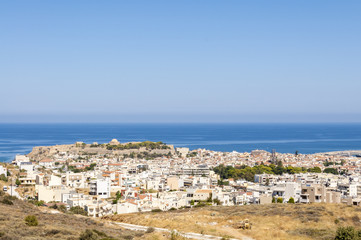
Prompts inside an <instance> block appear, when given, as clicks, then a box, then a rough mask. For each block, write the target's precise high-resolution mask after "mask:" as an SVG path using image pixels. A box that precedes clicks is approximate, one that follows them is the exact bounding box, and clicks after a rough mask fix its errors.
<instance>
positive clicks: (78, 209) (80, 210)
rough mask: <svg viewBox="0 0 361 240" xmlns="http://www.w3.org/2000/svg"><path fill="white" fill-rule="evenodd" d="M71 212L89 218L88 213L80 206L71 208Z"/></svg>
mask: <svg viewBox="0 0 361 240" xmlns="http://www.w3.org/2000/svg"><path fill="white" fill-rule="evenodd" d="M69 212H71V213H73V214H80V215H84V216H88V213H87V211H85V210H84V209H83V208H81V207H79V206H76V207H71V208H70V210H69Z"/></svg>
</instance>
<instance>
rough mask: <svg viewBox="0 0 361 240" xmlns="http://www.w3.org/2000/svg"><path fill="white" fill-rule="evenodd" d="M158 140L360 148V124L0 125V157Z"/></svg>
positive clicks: (236, 147)
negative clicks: (76, 146) (75, 146)
mask: <svg viewBox="0 0 361 240" xmlns="http://www.w3.org/2000/svg"><path fill="white" fill-rule="evenodd" d="M113 138H116V139H118V140H119V141H120V142H131V141H162V142H165V143H167V144H171V145H174V146H175V147H188V148H190V149H191V150H193V149H199V148H202V149H207V150H214V151H223V152H232V151H237V152H250V151H252V150H256V149H260V150H266V151H272V150H273V149H275V150H276V151H277V152H280V153H294V152H296V151H298V152H299V153H302V154H312V153H318V152H331V151H346V150H360V149H361V123H0V161H5V162H8V161H11V160H12V159H13V158H14V157H15V155H16V154H27V153H29V152H30V151H31V150H32V148H33V147H36V146H51V145H61V144H72V143H75V142H77V141H82V142H85V143H92V142H99V143H106V142H109V141H110V140H112V139H113Z"/></svg>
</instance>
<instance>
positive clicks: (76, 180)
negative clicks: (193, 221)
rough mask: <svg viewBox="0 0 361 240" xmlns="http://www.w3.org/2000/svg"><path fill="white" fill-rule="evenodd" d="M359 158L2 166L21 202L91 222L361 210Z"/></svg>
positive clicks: (114, 159)
mask: <svg viewBox="0 0 361 240" xmlns="http://www.w3.org/2000/svg"><path fill="white" fill-rule="evenodd" d="M360 161H361V158H360V156H359V155H358V153H357V152H339V153H337V152H334V153H332V152H331V153H319V154H307V155H306V154H300V153H298V152H295V153H287V154H285V153H277V152H276V151H272V152H267V151H263V150H254V151H252V152H250V153H248V152H245V153H239V152H235V151H234V152H216V151H210V150H205V149H197V150H191V151H190V150H189V149H188V148H174V146H172V145H166V144H164V143H162V142H136V143H120V142H118V141H117V140H116V139H113V140H112V141H110V142H109V143H106V144H98V143H92V144H86V143H83V142H77V143H75V144H71V145H56V146H51V147H35V148H34V149H33V151H32V152H31V153H29V154H28V155H16V157H15V159H14V160H13V161H12V163H11V164H3V165H2V166H0V176H1V179H0V180H1V183H2V188H3V190H4V191H7V193H8V194H10V195H12V196H15V197H18V198H19V199H24V200H29V201H32V202H34V203H36V204H38V205H46V206H48V207H51V208H55V209H59V210H61V209H63V210H64V211H68V210H72V211H77V212H80V213H82V214H84V215H88V216H91V217H103V216H106V215H114V214H124V213H134V212H147V211H153V212H157V211H168V210H175V209H181V208H193V207H203V206H207V205H213V206H216V205H222V206H234V205H249V204H272V203H280V204H282V203H284V204H286V203H305V204H307V203H321V202H323V203H344V204H348V205H360V202H361V177H360V167H359V166H360V164H359V163H360Z"/></svg>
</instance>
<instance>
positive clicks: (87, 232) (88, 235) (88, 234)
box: [79, 229, 98, 240]
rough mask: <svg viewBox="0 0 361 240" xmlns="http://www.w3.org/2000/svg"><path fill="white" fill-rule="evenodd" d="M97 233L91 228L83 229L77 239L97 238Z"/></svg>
mask: <svg viewBox="0 0 361 240" xmlns="http://www.w3.org/2000/svg"><path fill="white" fill-rule="evenodd" d="M97 239H98V234H96V233H95V232H93V231H92V230H89V229H87V230H85V231H84V232H83V233H82V234H80V237H79V240H97Z"/></svg>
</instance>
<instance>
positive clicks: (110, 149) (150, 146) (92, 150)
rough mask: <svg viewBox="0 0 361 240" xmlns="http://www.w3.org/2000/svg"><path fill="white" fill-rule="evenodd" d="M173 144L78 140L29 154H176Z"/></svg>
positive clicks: (36, 156)
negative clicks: (102, 142)
mask: <svg viewBox="0 0 361 240" xmlns="http://www.w3.org/2000/svg"><path fill="white" fill-rule="evenodd" d="M175 153H176V152H175V149H174V146H173V145H167V144H164V143H162V142H150V141H145V142H129V143H120V142H119V141H118V140H117V139H113V140H112V141H110V142H109V143H104V144H98V143H96V142H94V143H92V144H86V143H83V142H76V143H74V144H68V145H55V146H39V147H34V148H33V150H32V151H31V152H30V153H29V154H28V155H27V156H28V157H29V158H30V159H32V160H35V161H40V160H42V159H44V158H51V157H52V156H54V155H62V154H64V155H65V154H66V155H79V156H87V155H88V156H89V155H97V156H108V157H122V156H129V155H132V154H133V155H134V154H136V155H138V154H140V155H143V156H145V157H146V156H158V155H173V154H175Z"/></svg>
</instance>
